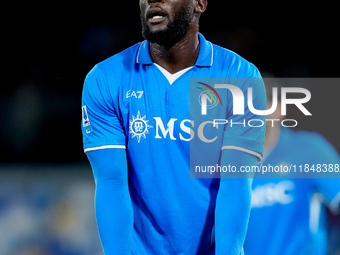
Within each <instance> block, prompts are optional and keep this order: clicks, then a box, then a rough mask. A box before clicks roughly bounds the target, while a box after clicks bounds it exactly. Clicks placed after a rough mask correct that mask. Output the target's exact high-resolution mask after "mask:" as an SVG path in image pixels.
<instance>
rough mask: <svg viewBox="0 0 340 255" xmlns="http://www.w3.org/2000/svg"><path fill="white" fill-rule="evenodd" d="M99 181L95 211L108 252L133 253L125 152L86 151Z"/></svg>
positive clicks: (97, 182) (105, 248) (109, 150)
mask: <svg viewBox="0 0 340 255" xmlns="http://www.w3.org/2000/svg"><path fill="white" fill-rule="evenodd" d="M87 156H88V158H89V160H90V162H91V166H92V170H93V175H94V179H95V183H96V195H95V212H96V220H97V225H98V231H99V236H100V240H101V243H102V246H103V249H104V253H105V255H114V254H122V255H124V254H128V255H130V254H131V250H132V248H131V246H132V228H133V213H132V204H131V198H130V194H129V190H128V177H127V161H126V152H125V150H123V149H104V150H97V151H90V152H87Z"/></svg>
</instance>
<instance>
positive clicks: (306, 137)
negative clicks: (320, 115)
mask: <svg viewBox="0 0 340 255" xmlns="http://www.w3.org/2000/svg"><path fill="white" fill-rule="evenodd" d="M280 133H281V134H280V139H279V141H278V144H277V145H276V147H275V148H274V149H273V150H272V151H271V152H270V154H269V155H268V156H267V157H266V158H265V160H264V161H263V162H262V164H263V165H268V164H270V165H272V166H277V165H288V166H289V165H291V164H293V165H297V166H299V165H301V164H302V165H304V164H309V165H310V167H312V165H313V164H314V165H315V167H316V165H317V164H331V165H333V166H334V165H335V164H339V155H338V153H337V151H336V150H335V149H334V148H333V146H332V145H331V144H330V143H329V142H328V141H327V140H326V139H325V138H324V137H322V136H321V135H319V134H317V133H312V132H306V131H292V130H290V129H287V128H281V132H280ZM255 176H256V175H255ZM314 177H315V178H287V176H285V174H281V175H279V174H278V176H277V178H271V179H262V178H255V179H254V181H253V197H252V210H251V213H250V221H249V226H248V234H247V238H246V242H245V254H247V255H256V254H259V255H266V254H271V255H272V254H280V255H290V254H292V255H294V254H299V255H303V254H306V255H307V254H308V255H314V254H315V255H319V254H320V255H321V254H327V236H326V234H327V230H326V221H325V220H326V219H325V206H324V205H325V203H329V206H330V208H331V209H334V210H337V209H338V208H339V202H340V196H339V192H340V178H333V179H326V178H318V173H315V176H314Z"/></svg>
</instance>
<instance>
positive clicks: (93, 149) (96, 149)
mask: <svg viewBox="0 0 340 255" xmlns="http://www.w3.org/2000/svg"><path fill="white" fill-rule="evenodd" d="M105 149H126V146H125V145H105V146H99V147H92V148H87V149H85V150H84V152H85V153H86V152H89V151H98V150H105Z"/></svg>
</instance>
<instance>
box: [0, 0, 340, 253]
mask: <svg viewBox="0 0 340 255" xmlns="http://www.w3.org/2000/svg"><path fill="white" fill-rule="evenodd" d="M320 4H321V2H320V1H317V2H315V5H314V4H310V3H309V4H308V5H307V4H305V5H303V4H297V3H295V4H291V5H289V4H287V3H277V2H275V3H269V4H268V3H266V4H264V3H258V2H252V3H245V2H243V1H227V2H222V1H209V5H208V9H207V12H206V13H204V14H203V15H202V18H201V29H200V30H201V32H202V33H203V35H204V36H205V37H206V38H207V39H208V40H210V41H211V42H213V43H216V44H218V45H220V46H223V47H226V48H229V49H231V50H233V51H235V52H236V53H239V54H240V55H241V56H243V57H244V58H246V59H247V60H249V61H251V62H253V63H254V64H255V65H256V66H257V67H258V68H259V70H260V71H267V72H271V73H273V74H274V75H276V76H278V77H339V74H340V73H339V69H340V65H339V57H340V54H339V49H338V46H339V45H340V44H339V38H340V37H339V36H338V33H337V32H338V20H337V19H338V18H337V16H336V13H335V11H336V9H337V8H336V7H335V6H333V7H332V6H329V5H326V4H325V5H324V6H323V5H321V6H320ZM11 5H12V6H6V7H4V8H3V13H4V14H7V15H5V16H6V17H4V18H3V22H2V30H1V35H2V36H1V38H2V42H3V44H2V49H3V53H2V56H3V58H2V62H3V64H2V69H1V70H2V77H3V80H2V86H1V93H0V101H1V107H0V123H1V128H0V144H1V146H0V163H1V164H0V166H1V167H0V182H1V183H0V184H1V185H0V223H1V222H2V221H1V220H3V221H7V222H13V224H15V223H16V222H17V220H18V218H17V217H14V216H13V210H14V209H13V208H19V209H18V212H21V214H20V213H19V216H18V217H19V218H20V217H21V218H20V219H22V222H23V223H22V224H23V225H24V226H26V225H25V224H26V223H27V222H29V221H32V218H30V217H28V216H27V215H29V213H28V212H30V213H32V210H33V212H34V210H37V208H39V210H40V211H43V212H44V213H43V214H41V215H45V216H44V217H45V218H47V219H45V220H46V221H49V218H48V217H51V219H52V218H53V220H52V222H54V221H56V222H54V223H53V224H54V225H55V226H58V227H57V228H55V227H53V226H54V225H53V224H52V225H53V226H51V225H49V224H47V223H45V224H43V227H42V226H40V228H39V227H34V226H33V225H32V226H31V228H33V229H35V231H36V232H37V233H40V235H42V234H41V233H47V232H48V233H49V234H51V233H52V234H51V236H52V237H50V236H49V235H47V236H49V238H47V239H46V238H45V239H41V237H40V235H39V234H38V235H37V237H36V239H34V240H33V241H32V240H31V239H30V238H29V236H30V233H32V229H31V228H27V230H26V232H25V231H23V230H22V228H20V227H18V229H19V230H18V232H19V234H21V235H23V236H27V238H28V239H27V240H26V239H25V238H24V239H22V238H21V239H20V238H19V237H18V238H17V239H18V240H19V241H15V242H14V244H16V242H21V243H23V244H22V245H23V247H24V248H23V249H22V251H11V249H10V248H8V251H7V253H5V252H4V253H2V254H87V253H86V252H85V251H84V252H82V251H80V250H77V249H75V248H74V249H73V250H72V249H69V250H67V249H66V248H65V245H66V246H67V244H65V242H64V241H63V238H65V236H66V237H69V236H73V237H75V236H76V235H78V234H77V233H85V232H86V231H88V232H89V231H93V232H94V234H95V235H96V232H95V231H96V230H95V224H94V223H93V217H94V216H93V214H90V215H87V218H86V217H83V218H84V219H83V221H82V222H83V223H84V222H89V219H90V220H92V223H91V224H92V225H91V226H90V227H89V228H88V229H87V230H86V231H85V230H84V229H80V230H79V231H78V232H77V231H75V230H74V229H68V228H67V227H69V226H70V222H72V219H74V218H78V219H79V217H77V213H78V211H77V210H79V208H78V207H75V205H77V204H76V203H75V202H74V201H79V200H81V199H82V198H83V199H84V195H83V196H81V195H79V194H87V195H88V193H86V192H85V193H84V192H82V191H84V190H86V189H84V187H85V186H86V185H88V186H87V187H90V191H91V192H93V181H92V177H91V170H90V168H89V164H88V162H87V159H86V156H85V154H84V153H83V149H82V135H81V93H82V86H83V81H84V78H85V76H86V74H87V73H88V72H89V71H90V69H91V68H92V67H93V66H94V65H95V64H96V63H98V62H100V61H102V60H104V59H105V58H108V57H109V56H111V55H113V54H115V53H118V52H119V51H122V50H124V49H125V48H127V47H129V46H131V45H133V44H135V43H137V42H139V41H141V40H143V38H142V36H141V33H140V21H139V6H138V1H111V2H108V1H106V2H99V1H95V2H88V3H81V4H80V3H79V4H77V3H61V2H48V3H40V4H37V5H35V4H34V3H31V2H28V3H14V4H11ZM7 11H8V13H6V12H7ZM313 89H314V91H315V94H318V95H320V96H321V98H323V99H322V101H320V100H317V101H313V95H314V94H313V93H314V92H313V90H312V91H311V92H312V102H311V103H310V107H311V108H310V109H311V112H312V113H313V114H314V113H315V114H316V117H315V115H314V116H313V118H316V120H317V121H314V123H313V125H310V121H303V120H302V122H301V124H300V125H299V128H302V129H309V130H314V131H318V132H320V133H322V134H323V135H325V136H326V137H327V138H328V140H330V141H331V142H332V143H333V144H334V145H335V146H336V147H337V149H338V151H339V150H340V140H339V139H340V138H339V135H338V131H339V127H340V124H339V120H337V119H334V118H333V119H330V118H331V117H335V116H334V115H333V114H332V115H329V116H328V115H327V114H325V112H322V111H321V112H320V111H319V112H318V109H319V106H320V105H321V104H322V107H323V109H333V111H334V112H337V110H339V107H338V106H339V101H338V100H339V99H338V97H339V93H340V91H339V88H334V92H333V93H332V92H331V91H324V89H323V88H322V87H321V86H319V87H316V88H313ZM336 106H337V107H338V108H336V109H335V110H334V107H336ZM337 115H338V114H337ZM299 123H300V122H299ZM322 123H323V124H322ZM327 123H329V125H328V124H327ZM63 177H64V179H63ZM25 180H27V181H25ZM36 180H38V181H36ZM51 180H54V181H53V185H52V184H49V183H50V182H49V181H51ZM77 180H78V182H77V183H78V184H79V182H80V184H79V185H75V186H76V187H78V188H77V189H76V190H73V191H69V192H66V190H67V188H66V187H64V186H58V181H60V183H64V185H66V184H67V185H68V186H67V185H66V186H67V187H71V186H72V185H73V184H74V182H76V181H77ZM65 183H66V184H65ZM84 183H85V184H86V185H85V184H84ZM84 185H85V186H84ZM58 187H59V189H60V187H63V188H62V190H59V189H58ZM72 187H74V185H73V186H72ZM13 192H14V194H16V195H13ZM91 192H90V193H91ZM18 194H19V195H18ZM70 194H78V195H79V197H76V195H73V196H72V195H70ZM26 196H28V197H26ZM87 197H90V200H89V201H87V200H86V201H87V202H84V201H83V204H85V205H86V206H87V207H86V208H87V210H92V209H91V208H93V201H92V200H93V199H92V193H91V195H88V196H87ZM72 199H73V200H72ZM56 201H57V202H56ZM65 201H66V202H65ZM81 201H82V200H81ZM23 203H24V204H25V203H26V204H27V206H28V207H23ZM58 203H59V204H58ZM60 203H61V205H62V206H64V207H65V208H64V207H62V206H61V207H58V205H60ZM65 203H66V205H65ZM32 204H33V205H34V206H33V207H32V208H33V209H32V208H31V207H30V206H32ZM83 204H81V205H83ZM14 205H16V206H17V207H15V206H14ZM11 206H14V207H11ZM72 206H73V207H74V208H73V209H72ZM8 208H12V209H13V210H12V209H11V210H9V209H8ZM20 208H21V209H20ZM22 208H26V209H25V210H26V212H27V213H26V214H25V213H23V212H25V210H23V209H22ZM27 208H30V209H27ZM60 208H62V209H60ZM70 208H71V209H70ZM77 208H78V209H77ZM84 208H85V207H84ZM51 210H52V214H51ZM84 210H85V209H84ZM84 210H83V211H84ZM91 212H92V211H91ZM1 213H2V214H1ZM6 213H7V214H8V215H12V216H13V217H12V218H11V217H10V218H9V219H11V220H10V221H8V220H4V219H7V218H6V217H4V215H7V214H6ZM33 214H34V213H33ZM64 214H65V215H64ZM41 215H40V214H39V215H38V216H37V215H35V216H34V217H38V218H39V217H42V216H41ZM46 215H49V216H46ZM51 215H52V216H51ZM56 215H58V217H55V216H56ZM60 215H62V216H60ZM70 215H71V216H72V215H73V216H72V217H73V218H72V217H71V216H70ZM8 217H9V216H8ZM25 217H26V218H25ZM32 217H33V216H32ZM25 219H26V221H25ZM332 219H333V218H332ZM59 220H60V222H61V223H60V222H59ZM333 221H334V222H338V221H336V220H334V219H333ZM25 222H26V223H25ZM39 222H40V221H39ZM8 224H9V223H8ZM40 224H41V223H40ZM334 224H335V223H334ZM63 225H65V226H66V230H65V228H61V227H60V226H63ZM339 225H340V224H339ZM11 226H13V225H11ZM20 226H21V225H20ZM60 228H61V230H60V231H59V232H58V231H57V230H58V229H60ZM0 229H1V226H0ZM2 229H3V230H4V229H6V228H2ZM9 229H11V227H10V224H9V225H8V228H7V229H6V231H7V233H8V230H9ZM39 229H40V230H39ZM41 229H43V230H41ZM46 229H47V230H46ZM56 229H57V230H56ZM52 230H53V231H52ZM39 231H40V232H39ZM41 231H47V232H41ZM56 231H57V232H56ZM63 231H64V232H63ZM65 231H66V232H65ZM72 231H75V232H74V233H73V232H72ZM55 232H56V233H58V235H57V234H55ZM13 233H14V234H13V236H15V237H17V236H20V235H19V234H18V233H17V232H15V231H14V232H13ZM53 233H54V234H53ZM337 233H338V232H337ZM72 234H74V235H72ZM0 236H1V233H0ZM3 236H6V234H4V235H3ZM59 237H60V238H59ZM58 238H59V239H58ZM86 238H88V239H86ZM14 239H15V238H14ZM10 240H12V239H10ZM15 240H16V239H15ZM22 240H26V241H22ZM41 240H43V241H41ZM56 240H57V241H56ZM88 240H92V242H94V244H93V245H92V249H94V250H95V249H99V250H100V247H99V248H98V238H97V236H96V238H94V239H93V238H92V239H91V237H84V238H83V239H82V240H81V241H79V240H77V242H75V243H77V244H78V246H79V247H81V246H83V247H87V246H84V244H85V243H87V244H89V241H88ZM27 243H29V245H27ZM36 243H37V244H36ZM42 243H43V244H42ZM66 243H67V242H66ZM32 244H33V245H32ZM1 245H2V243H1V241H0V249H1V247H2V248H3V247H7V246H1ZM42 246H44V247H45V248H44V249H42V248H41V247H42ZM71 246H72V245H71ZM25 247H26V248H25ZM27 247H28V248H27ZM39 247H40V248H39ZM46 247H47V248H46ZM51 247H52V248H51ZM93 247H94V248H93ZM63 249H64V250H63ZM86 249H87V251H88V252H89V254H96V253H95V252H94V251H93V250H91V249H89V248H86ZM86 249H85V250H86ZM71 250H72V251H73V253H72V252H71ZM11 252H12V253H11ZM20 252H22V253H20ZM30 252H31V253H30ZM77 252H78V253H77ZM0 253H1V251H0Z"/></svg>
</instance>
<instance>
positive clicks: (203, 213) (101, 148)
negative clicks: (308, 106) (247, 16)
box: [82, 0, 266, 255]
mask: <svg viewBox="0 0 340 255" xmlns="http://www.w3.org/2000/svg"><path fill="white" fill-rule="evenodd" d="M139 4H140V10H141V22H142V28H143V29H142V33H143V36H144V37H145V41H143V42H141V43H138V44H136V45H134V46H132V47H130V48H128V49H127V50H125V51H123V52H121V53H119V54H116V55H114V56H112V57H111V58H109V59H107V60H105V61H103V62H101V63H99V64H97V65H96V66H95V67H94V68H93V69H92V70H91V71H90V73H89V74H88V75H87V77H86V80H85V84H84V89H83V101H82V113H83V118H82V131H83V140H84V150H85V152H86V154H87V156H88V158H89V161H90V163H91V166H92V170H93V174H94V178H95V182H96V195H95V211H96V220H97V225H98V230H99V235H100V239H101V243H102V246H103V250H104V253H105V254H106V255H116V254H119V255H120V254H136V255H137V254H138V255H142V254H143V255H144V254H145V255H150V254H157V255H158V254H165V255H167V254H168V255H175V254H182V255H189V254H202V255H209V254H217V255H220V254H230V255H239V254H243V243H244V238H245V234H246V228H247V224H248V217H249V211H250V201H251V179H248V178H238V179H236V178H233V179H230V178H223V179H222V178H221V179H218V178H217V179H212V178H190V165H191V163H192V161H194V160H193V157H191V156H192V155H193V154H191V153H190V150H191V148H190V144H191V142H193V141H195V144H197V143H196V142H197V141H198V142H202V143H204V142H206V144H207V146H208V145H209V146H208V147H209V151H208V153H207V154H206V153H205V152H207V150H204V147H202V148H201V149H202V150H201V152H202V154H201V155H198V156H197V154H195V155H194V156H195V157H196V158H200V156H201V157H204V156H207V155H208V156H209V157H208V160H209V162H213V163H214V164H221V165H223V164H230V165H233V166H236V167H240V166H241V165H254V164H255V163H256V161H257V160H259V159H261V157H262V153H263V143H264V135H265V127H263V128H255V129H251V128H249V127H248V126H244V125H243V124H240V123H245V122H246V121H247V120H249V119H252V118H254V117H256V116H255V115H254V114H253V113H251V112H250V111H249V109H248V106H247V103H246V104H245V106H244V114H243V115H233V109H232V103H231V102H232V94H231V92H230V91H229V90H226V89H225V90H223V91H222V92H219V96H220V98H219V99H220V100H215V98H210V100H213V99H214V100H215V101H216V102H218V101H220V102H221V104H219V105H217V104H215V105H214V106H215V108H214V109H210V108H209V109H208V111H209V113H212V112H215V113H216V114H217V113H218V114H219V118H221V116H220V115H222V116H223V119H228V118H233V119H234V120H235V122H236V123H239V124H238V125H237V126H236V127H234V128H230V127H228V126H225V127H223V126H221V125H220V126H219V127H213V125H212V124H211V120H210V122H209V121H206V122H204V123H199V122H198V120H199V118H198V119H190V118H191V112H190V107H191V106H193V105H191V103H192V104H198V98H199V97H198V96H199V94H198V92H197V91H200V92H202V90H199V89H196V88H195V89H193V90H191V89H190V88H191V86H190V79H191V78H238V77H240V78H251V79H252V78H257V79H259V78H260V79H261V76H260V74H259V71H258V70H257V68H256V67H255V66H254V65H253V64H251V63H249V62H248V61H246V60H245V59H243V58H241V57H240V56H238V55H237V54H235V53H233V52H231V51H229V50H226V49H223V48H221V47H219V46H217V45H214V44H212V43H210V42H209V41H207V40H206V39H205V38H204V36H203V35H202V34H200V33H199V18H200V16H201V14H202V13H203V12H204V11H205V10H206V7H207V0H195V1H193V0H163V1H156V0H140V1H139ZM261 80H262V79H261ZM202 86H205V87H202V89H203V90H205V91H208V92H209V93H207V95H208V94H211V95H212V92H211V91H209V90H208V88H209V87H210V88H212V89H214V88H213V87H212V86H214V84H210V85H209V84H206V85H202ZM249 86H250V84H249V83H247V82H245V83H242V84H240V87H239V89H240V90H241V91H242V92H243V93H246V91H247V88H248V87H249ZM255 87H256V88H254V92H253V98H254V101H253V104H254V107H256V109H260V110H261V109H265V107H266V102H265V101H266V97H265V90H264V86H263V84H262V83H260V84H258V85H257V86H255ZM192 91H194V93H191V92H192ZM195 93H196V94H195ZM207 95H206V96H207ZM216 95H217V94H216ZM190 98H194V100H190ZM191 101H192V102H191ZM207 116H208V115H207ZM209 116H211V117H214V116H215V115H209ZM257 118H262V119H263V117H257ZM243 119H244V122H243ZM208 129H211V130H216V133H213V134H211V132H209V131H208ZM209 135H210V136H209ZM211 135H214V136H216V138H215V139H212V138H214V136H211ZM200 140H202V141H200ZM192 147H194V146H192ZM195 149H197V148H196V147H195ZM203 154H204V155H203Z"/></svg>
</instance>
